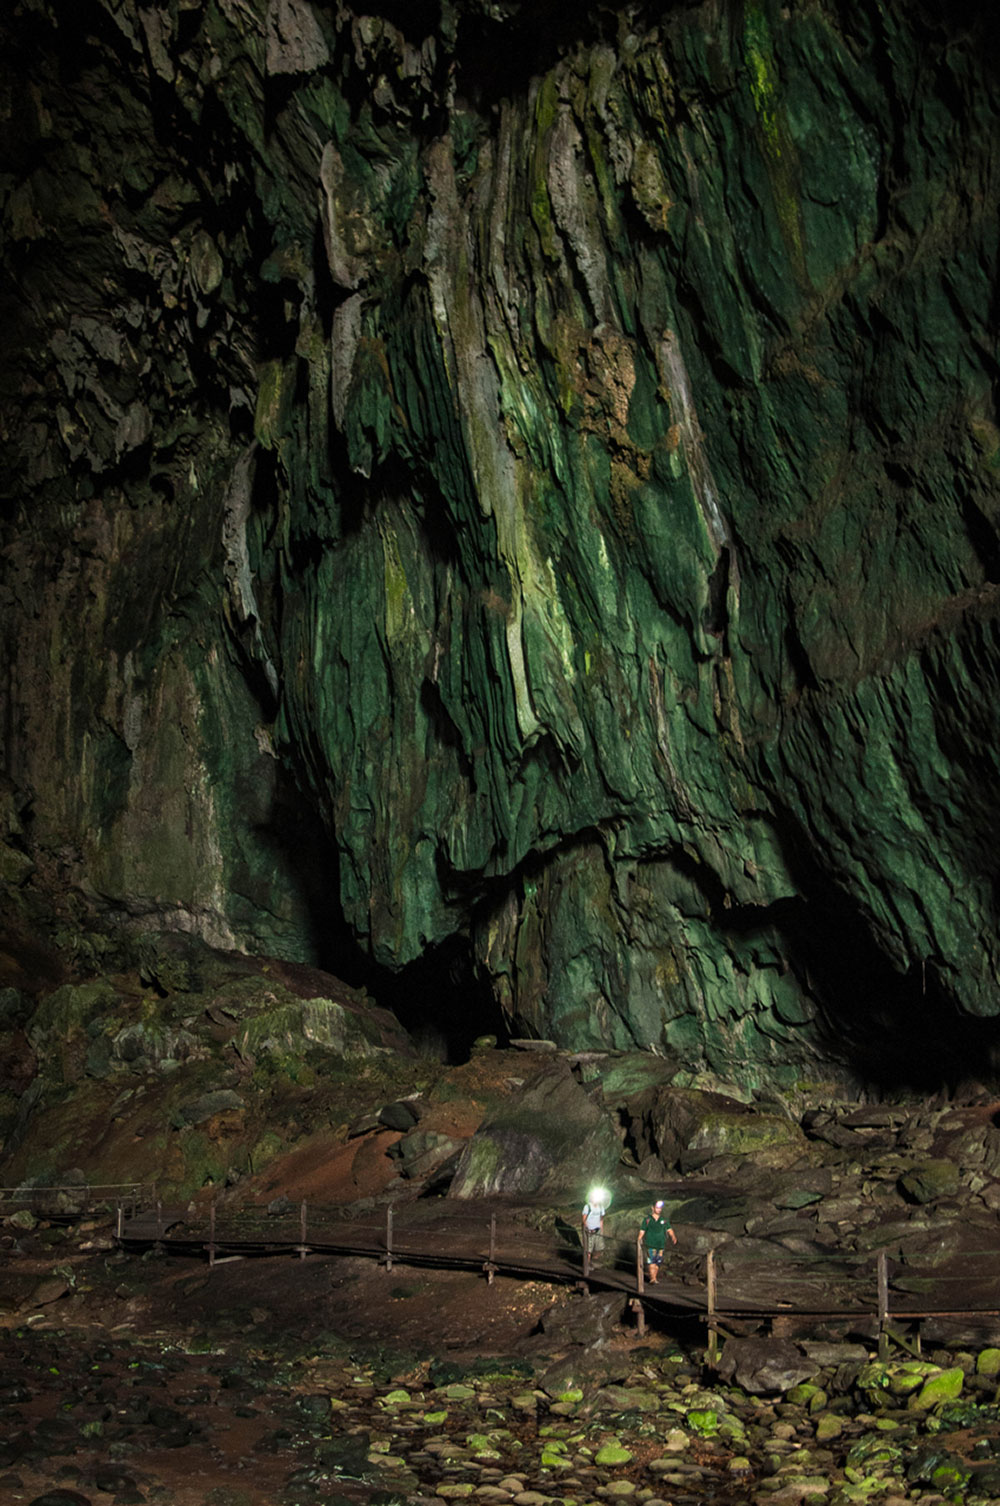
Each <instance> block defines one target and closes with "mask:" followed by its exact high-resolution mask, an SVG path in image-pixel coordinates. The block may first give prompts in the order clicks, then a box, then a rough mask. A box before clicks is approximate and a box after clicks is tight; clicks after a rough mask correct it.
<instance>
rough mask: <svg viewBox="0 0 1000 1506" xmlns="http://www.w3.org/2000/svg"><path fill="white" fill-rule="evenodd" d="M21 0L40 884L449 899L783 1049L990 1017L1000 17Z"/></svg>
mask: <svg viewBox="0 0 1000 1506" xmlns="http://www.w3.org/2000/svg"><path fill="white" fill-rule="evenodd" d="M383 11H384V14H383ZM3 26H4V31H5V56H6V59H7V71H8V85H9V93H8V95H7V96H5V97H7V98H9V101H10V103H9V107H5V109H7V116H8V124H9V126H10V134H11V150H10V153H9V155H10V164H9V173H8V177H7V179H6V180H5V185H4V188H3V216H4V220H3V228H4V250H3V257H4V264H5V270H6V271H7V272H8V274H10V275H8V277H7V278H6V279H5V281H4V289H5V290H4V293H3V309H4V313H5V325H6V327H7V328H8V329H9V330H10V331H11V336H12V338H11V339H10V340H9V342H8V351H9V355H8V358H7V360H6V361H5V362H4V371H3V383H4V388H3V391H4V408H5V437H7V438H8V439H9V448H10V457H11V463H10V465H9V468H8V470H9V480H8V481H7V483H6V487H5V505H4V511H3V522H2V524H0V528H2V536H0V545H2V548H3V552H4V559H5V567H6V568H5V581H6V584H5V586H4V590H3V593H2V595H0V635H2V636H0V641H2V643H3V649H4V662H5V664H6V665H7V666H8V672H7V677H6V680H5V691H4V703H5V726H6V727H7V728H8V732H9V735H8V736H7V737H6V739H5V755H4V780H5V784H4V789H5V790H7V789H8V787H9V790H10V791H11V798H10V799H9V800H7V799H6V796H5V804H4V807H3V809H4V810H8V809H9V812H10V816H9V819H7V818H5V820H4V822H3V824H2V828H0V874H2V876H3V882H4V885H5V889H6V892H7V896H8V900H9V908H10V910H11V913H12V914H13V915H15V916H16V917H17V918H18V920H19V923H20V922H21V921H24V920H27V921H28V922H29V925H30V926H32V927H34V926H37V925H40V924H42V925H45V926H48V927H50V928H51V929H52V930H55V929H57V928H58V929H59V930H60V931H61V934H63V935H64V936H67V937H70V936H73V937H76V938H78V939H79V938H92V937H94V936H103V937H105V938H107V937H108V935H109V933H110V935H111V937H112V941H111V944H112V945H115V946H117V945H120V944H121V941H122V935H121V932H122V930H124V931H125V933H126V934H127V935H131V934H132V933H134V932H135V931H143V930H147V929H149V930H153V929H174V930H176V931H178V932H183V933H186V934H192V933H193V934H195V935H199V936H201V937H203V938H205V939H208V940H210V941H212V942H213V943H215V944H222V945H228V946H238V947H242V948H244V949H250V950H255V951H260V952H266V951H271V952H274V953H277V954H279V955H284V956H287V957H298V958H302V959H307V960H316V959H317V958H319V957H320V956H326V957H327V958H329V955H330V953H331V952H334V953H337V952H340V953H341V954H343V955H347V956H350V957H352V959H353V960H354V963H355V975H357V968H358V967H359V966H366V967H367V968H369V969H370V970H371V971H370V976H371V977H375V976H377V970H378V969H388V970H391V971H399V970H401V969H405V968H406V967H407V966H409V965H411V964H413V963H415V962H417V961H418V960H419V959H423V958H425V957H427V956H428V955H431V956H433V955H435V948H440V947H442V946H443V945H446V944H448V945H451V944H453V943H455V942H458V943H459V944H460V945H461V946H462V947H463V948H464V949H465V952H466V954H467V956H468V958H469V959H470V961H471V964H472V965H473V966H474V967H475V969H476V970H477V972H478V975H479V977H480V978H481V979H484V980H485V981H486V983H487V985H488V987H489V989H490V992H491V997H492V999H493V1001H494V1003H495V1007H496V1010H497V1012H498V1013H502V1014H503V1015H504V1016H505V1017H506V1022H507V1024H508V1026H509V1027H510V1028H511V1029H512V1030H513V1031H514V1032H515V1033H517V1034H525V1035H527V1034H535V1035H540V1036H543V1037H545V1038H550V1039H553V1040H555V1041H556V1042H557V1043H558V1044H559V1045H561V1046H565V1047H567V1048H571V1049H577V1050H581V1049H586V1048H591V1047H606V1046H612V1047H616V1048H621V1049H631V1048H639V1049H641V1050H647V1051H655V1052H658V1053H663V1054H666V1055H669V1056H670V1057H671V1058H672V1059H676V1060H677V1061H678V1063H679V1064H680V1065H681V1066H683V1067H686V1068H688V1069H690V1070H694V1071H698V1072H706V1071H710V1072H711V1073H713V1074H714V1075H715V1077H716V1078H717V1079H719V1080H727V1081H732V1082H736V1083H738V1084H739V1085H740V1087H741V1089H742V1090H744V1091H746V1092H747V1093H749V1092H750V1091H751V1090H752V1089H753V1088H755V1087H758V1086H760V1085H761V1084H762V1083H763V1082H766V1081H768V1080H770V1081H778V1082H783V1083H786V1084H792V1083H794V1082H796V1081H798V1080H801V1079H802V1078H803V1077H808V1078H816V1077H819V1078H824V1077H826V1076H827V1075H830V1074H834V1073H835V1072H837V1071H840V1072H853V1073H856V1074H859V1075H861V1076H874V1075H881V1076H884V1077H886V1078H888V1079H889V1080H894V1081H907V1080H910V1079H911V1078H912V1077H919V1078H923V1079H928V1078H929V1079H939V1078H940V1077H941V1075H942V1074H944V1075H948V1074H952V1075H962V1073H963V1072H965V1071H966V1070H967V1069H968V1067H969V1065H970V1061H972V1062H974V1065H975V1067H976V1069H977V1070H978V1068H979V1065H980V1060H981V1056H982V1048H989V1047H990V1046H991V1045H992V1043H993V1042H994V1041H995V1040H996V1034H997V1031H996V1025H995V1022H996V1018H997V1014H998V1010H1000V995H998V992H997V988H996V970H997V969H996V961H997V958H996V935H997V925H996V919H997V916H996V897H995V885H994V881H993V874H994V869H995V862H994V854H993V845H994V844H993V841H992V833H993V832H994V831H995V829H996V826H997V824H998V818H1000V795H998V793H997V792H998V791H1000V777H998V776H1000V753H998V749H1000V726H998V717H1000V710H998V700H997V697H996V694H995V682H996V678H997V667H998V663H1000V649H998V642H997V632H996V622H997V613H996V591H997V585H998V582H1000V550H998V545H997V518H998V516H1000V489H998V488H1000V466H998V455H1000V445H998V442H997V434H998V430H1000V424H998V416H997V412H996V399H995V371H994V366H995V345H996V337H995V327H994V326H995V318H994V312H993V300H992V292H991V290H992V288H993V286H994V284H995V282H996V273H997V254H998V244H997V225H998V223H1000V213H998V209H1000V205H998V197H1000V186H998V182H997V178H996V174H995V172H994V171H993V167H992V159H991V157H990V155H989V150H988V145H987V144H988V143H989V142H990V141H992V140H993V138H994V137H995V134H996V126H997V103H996V90H995V88H994V87H993V86H994V83H995V79H994V71H993V70H994V61H993V60H994V57H995V52H996V41H997V36H996V22H995V18H992V17H991V16H990V15H988V14H986V13H985V12H983V13H982V14H980V13H975V14H973V13H970V14H968V15H965V14H963V16H962V17H961V18H958V19H955V20H951V19H949V17H948V16H945V15H938V14H936V13H933V12H932V11H931V10H930V9H928V8H925V7H923V6H921V5H913V4H909V3H905V0H888V3H883V0H862V3H859V4H857V5H854V6H852V7H851V8H850V14H849V15H848V14H847V12H846V11H845V10H844V7H842V6H839V5H835V4H833V3H832V0H820V3H818V4H816V5H814V6H810V7H790V8H789V7H782V6H781V5H779V4H778V0H755V3H753V4H748V5H746V6H743V7H735V6H734V7H723V9H722V11H721V12H720V11H719V9H718V7H715V6H709V5H708V4H694V5H690V6H685V7H681V8H668V9H666V10H664V11H662V13H661V12H654V11H652V10H649V9H648V8H640V9H639V10H635V9H631V10H622V11H621V13H620V14H616V13H615V12H614V10H613V9H608V10H607V11H606V12H596V11H591V10H588V9H585V10H584V11H582V12H581V13H579V14H578V15H577V14H574V15H573V16H572V17H571V16H569V15H568V14H563V13H562V11H560V10H559V9H558V8H557V7H555V6H554V5H550V4H547V3H540V4H538V5H536V6H533V7H530V8H524V7H518V6H514V5H506V4H504V5H499V6H492V7H484V6H483V5H481V4H480V3H479V0H454V3H452V4H449V5H448V6H446V7H444V8H443V11H442V13H441V15H440V16H439V15H438V13H437V12H436V11H435V10H433V8H432V10H431V11H427V10H426V9H424V8H421V7H416V8H414V9H413V10H412V11H408V12H407V13H406V15H405V16H404V15H403V14H402V13H401V12H400V8H399V7H398V6H391V7H389V6H386V7H378V6H376V8H375V10H374V11H373V12H371V13H368V12H366V13H364V14H362V13H361V12H360V11H359V12H355V11H353V10H352V9H351V8H350V7H349V6H348V5H341V6H339V7H337V8H335V9H333V10H331V9H329V8H327V7H320V6H313V5H311V4H309V3H307V0H299V3H295V4H282V5H280V6H273V5H270V4H268V3H266V0H246V3H244V4H241V5H240V6H239V7H234V6H232V5H229V4H222V5H218V6H215V5H213V6H208V7H201V8H199V7H194V8H192V7H191V6H190V5H188V4H183V3H182V4H178V3H177V0H159V3H155V4H152V5H147V6H143V7H140V6H138V5H137V4H136V3H134V0H124V3H122V4H120V5H117V6H114V7H109V6H107V5H105V4H102V3H99V0H80V3H78V4H77V5H75V6H74V7H73V8H72V13H71V14H70V13H67V12H66V10H65V7H61V6H58V5H57V4H56V3H55V0H32V3H30V4H27V3H26V4H24V5H21V6H17V7H14V8H13V10H12V12H11V14H10V15H9V16H6V17H5V18H4V22H3ZM88 944H89V943H88ZM359 958H360V959H362V960H361V962H360V963H359V961H358V959H359ZM334 965H335V964H334ZM382 976H385V974H383V975H382ZM914 1022H916V1026H917V1028H914ZM942 1022H944V1023H942ZM481 1023H482V1022H476V1024H481ZM939 1027H940V1029H939ZM935 1032H939V1033H937V1034H936V1033H935ZM476 1033H478V1030H477V1028H475V1024H473V1025H472V1026H471V1028H470V1031H469V1036H470V1038H471V1036H472V1035H474V1034H476ZM831 1062H832V1063H833V1066H831V1065H830V1064H831Z"/></svg>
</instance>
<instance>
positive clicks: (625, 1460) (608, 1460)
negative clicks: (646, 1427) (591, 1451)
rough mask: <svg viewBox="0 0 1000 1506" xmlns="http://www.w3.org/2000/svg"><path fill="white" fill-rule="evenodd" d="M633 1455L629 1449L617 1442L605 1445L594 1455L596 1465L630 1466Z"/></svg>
mask: <svg viewBox="0 0 1000 1506" xmlns="http://www.w3.org/2000/svg"><path fill="white" fill-rule="evenodd" d="M631 1462H632V1455H631V1454H630V1453H629V1451H628V1449H627V1448H624V1447H623V1446H622V1444H620V1443H616V1442H613V1441H612V1442H610V1443H604V1444H602V1445H601V1447H600V1448H599V1449H598V1450H597V1453H596V1454H595V1455H594V1463H595V1464H601V1465H604V1464H630V1463H631Z"/></svg>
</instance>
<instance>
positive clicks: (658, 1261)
mask: <svg viewBox="0 0 1000 1506" xmlns="http://www.w3.org/2000/svg"><path fill="white" fill-rule="evenodd" d="M646 1264H647V1265H662V1264H663V1251H662V1250H647V1251H646Z"/></svg>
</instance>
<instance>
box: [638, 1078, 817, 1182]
mask: <svg viewBox="0 0 1000 1506" xmlns="http://www.w3.org/2000/svg"><path fill="white" fill-rule="evenodd" d="M625 1111H626V1112H627V1113H628V1115H629V1117H630V1120H631V1122H630V1124H629V1135H630V1138H631V1139H632V1141H633V1143H634V1144H635V1145H636V1147H637V1158H638V1160H639V1161H640V1165H641V1166H642V1168H643V1174H644V1176H645V1177H646V1179H647V1180H649V1176H648V1174H647V1165H646V1163H647V1161H648V1158H649V1157H651V1156H655V1157H656V1158H657V1159H658V1161H659V1162H660V1163H661V1165H662V1167H664V1168H670V1167H677V1168H678V1169H679V1170H680V1171H681V1172H683V1173H684V1174H687V1173H688V1172H691V1171H698V1170H700V1169H702V1168H703V1167H706V1166H708V1164H709V1163H710V1162H712V1161H718V1160H720V1158H722V1157H738V1158H740V1159H746V1158H748V1157H749V1158H750V1159H752V1160H753V1161H754V1162H755V1163H757V1162H759V1163H760V1164H761V1166H762V1168H767V1169H771V1170H782V1169H784V1168H785V1167H787V1166H789V1165H790V1164H792V1162H794V1161H796V1160H798V1159H799V1158H800V1157H801V1156H802V1154H803V1153H804V1152H805V1149H806V1138H805V1136H804V1134H803V1133H802V1130H801V1129H800V1128H799V1126H798V1125H797V1124H796V1123H795V1122H794V1120H792V1119H788V1118H786V1117H785V1116H784V1115H783V1114H778V1113H772V1112H766V1113H761V1112H759V1111H757V1110H755V1109H753V1108H750V1107H748V1106H747V1105H746V1104H743V1103H740V1102H739V1100H738V1099H735V1098H729V1097H727V1096H726V1095H725V1094H723V1093H707V1092H702V1091H700V1090H699V1089H697V1088H677V1087H670V1086H666V1085H660V1086H656V1087H652V1088H647V1089H646V1090H645V1091H644V1092H642V1093H639V1094H637V1095H635V1096H634V1097H633V1098H631V1099H629V1100H628V1102H627V1104H626V1105H625ZM654 1180H655V1178H654Z"/></svg>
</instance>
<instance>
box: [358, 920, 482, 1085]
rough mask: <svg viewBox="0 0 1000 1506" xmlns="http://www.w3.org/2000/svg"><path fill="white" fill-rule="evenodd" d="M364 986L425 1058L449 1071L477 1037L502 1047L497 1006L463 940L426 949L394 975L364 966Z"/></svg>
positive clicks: (465, 1057)
mask: <svg viewBox="0 0 1000 1506" xmlns="http://www.w3.org/2000/svg"><path fill="white" fill-rule="evenodd" d="M364 983H365V987H366V988H367V989H368V991H369V992H370V993H371V994H372V995H373V996H374V998H375V999H376V1000H377V1001H378V1003H379V1004H381V1005H382V1007H383V1008H385V1009H391V1010H392V1012H393V1014H394V1015H395V1016H396V1018H397V1020H399V1022H400V1024H401V1025H402V1026H403V1027H404V1029H406V1030H407V1031H408V1032H409V1034H410V1035H411V1036H412V1038H413V1041H414V1044H415V1045H416V1047H417V1050H418V1051H420V1052H421V1053H423V1054H425V1055H427V1056H430V1057H433V1058H435V1059H437V1060H441V1061H445V1062H448V1063H450V1064H453V1065H454V1064H457V1063H460V1062H464V1061H467V1060H468V1057H469V1053H470V1050H471V1048H472V1043H473V1041H474V1040H476V1038H477V1037H478V1036H481V1035H495V1036H496V1038H497V1044H498V1045H500V1046H505V1045H506V1044H507V1040H508V1035H507V1027H506V1024H505V1022H504V1020H503V1016H502V1015H501V1012H500V1008H499V1005H498V1004H497V1002H496V1000H495V998H494V997H493V993H492V990H491V989H490V987H489V985H488V983H487V981H486V980H485V979H483V978H481V977H479V976H478V975H477V973H476V970H475V968H474V967H473V963H472V957H471V952H470V948H469V944H468V941H467V940H466V939H465V937H463V936H454V937H450V938H449V939H448V940H447V941H444V942H442V943H441V944H440V945H439V946H436V947H429V948H428V950H427V951H426V952H425V953H424V955H423V956H422V957H419V958H418V959H417V960H416V961H415V962H411V963H409V964H408V965H407V966H406V967H404V968H401V969H400V970H399V972H392V971H390V970H389V969H388V968H381V967H378V966H377V964H375V963H372V962H370V961H369V962H368V963H367V976H366V977H365V979H364Z"/></svg>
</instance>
